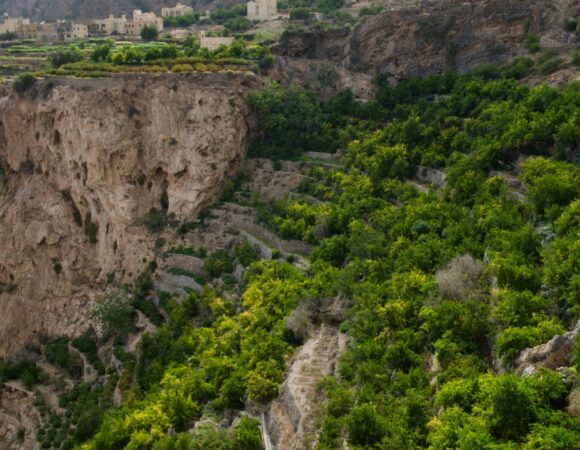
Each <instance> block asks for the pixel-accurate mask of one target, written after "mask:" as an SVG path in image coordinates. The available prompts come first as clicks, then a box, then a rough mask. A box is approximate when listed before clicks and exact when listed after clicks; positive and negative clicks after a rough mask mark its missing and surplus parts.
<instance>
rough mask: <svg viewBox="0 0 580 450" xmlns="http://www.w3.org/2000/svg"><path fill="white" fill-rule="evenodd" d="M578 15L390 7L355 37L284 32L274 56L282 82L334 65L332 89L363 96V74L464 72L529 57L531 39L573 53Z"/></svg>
mask: <svg viewBox="0 0 580 450" xmlns="http://www.w3.org/2000/svg"><path fill="white" fill-rule="evenodd" d="M579 14H580V1H578V0H548V1H545V0H532V1H529V0H509V1H504V0H484V1H463V0H444V1H424V2H422V3H420V4H419V5H417V6H410V7H409V6H407V7H392V8H389V9H387V10H386V11H385V12H383V13H381V14H378V15H376V16H370V17H367V18H366V19H364V20H363V21H362V22H361V23H360V24H359V25H357V26H356V27H355V28H354V29H353V30H352V31H348V30H325V29H323V28H314V29H312V30H306V31H304V30H295V31H289V32H286V33H285V35H284V36H283V37H282V39H281V42H280V44H279V45H278V46H277V47H276V49H275V52H276V53H277V55H278V56H279V57H280V59H279V61H278V62H277V64H278V71H277V73H279V77H280V78H281V79H283V72H287V73H290V72H292V73H294V72H295V73H296V74H297V75H299V77H298V78H299V79H300V80H302V82H306V83H309V84H312V83H316V80H317V78H320V73H317V71H316V70H310V74H309V76H308V77H307V76H306V75H308V72H307V71H305V70H304V67H306V66H308V67H310V66H312V64H314V66H317V65H320V64H321V62H326V64H327V65H328V63H329V62H330V63H332V64H333V65H334V67H335V68H334V69H327V70H326V72H325V73H324V74H323V75H324V80H325V81H326V84H327V85H334V87H335V88H336V89H340V88H341V87H345V86H346V87H354V88H355V89H353V90H355V92H357V89H358V90H360V91H361V92H363V93H364V90H365V89H364V88H362V87H361V83H362V80H363V78H364V77H363V76H362V75H360V74H366V75H365V76H367V77H368V75H369V74H375V73H388V74H390V75H392V76H394V77H395V78H397V79H401V78H407V77H411V76H419V75H427V74H437V73H444V72H445V71H447V70H449V69H456V70H457V71H459V72H462V73H463V72H467V71H469V70H471V69H473V68H474V67H477V66H480V65H484V64H490V63H499V62H502V61H506V60H507V59H509V58H510V57H513V56H516V55H520V54H525V53H526V52H527V51H526V49H525V43H526V40H527V39H528V37H529V36H532V35H534V36H537V37H539V38H541V45H542V46H543V47H544V48H550V49H558V48H567V47H574V46H575V45H577V43H578V37H577V36H576V35H575V34H574V33H570V32H567V31H566V30H565V29H564V23H565V22H566V21H567V20H570V19H575V18H577V17H578V15H579ZM305 61H306V62H305ZM345 71H346V72H345ZM301 74H302V78H300V75H301ZM353 80H358V81H357V82H355V81H353ZM349 84H350V85H351V86H348V85H349Z"/></svg>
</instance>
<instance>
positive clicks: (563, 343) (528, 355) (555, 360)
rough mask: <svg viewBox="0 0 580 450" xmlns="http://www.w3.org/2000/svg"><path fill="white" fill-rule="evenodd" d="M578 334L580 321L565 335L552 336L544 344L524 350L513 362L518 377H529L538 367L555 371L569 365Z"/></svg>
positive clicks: (579, 332)
mask: <svg viewBox="0 0 580 450" xmlns="http://www.w3.org/2000/svg"><path fill="white" fill-rule="evenodd" d="M579 334H580V321H579V322H578V324H577V325H576V327H575V328H574V329H573V330H571V331H569V332H568V333H566V334H562V335H558V336H554V337H553V338H552V339H550V340H549V341H548V342H546V343H545V344H541V345H538V346H536V347H532V348H527V349H525V350H524V351H523V352H522V353H520V355H519V356H518V358H517V359H516V361H515V367H516V373H517V374H518V375H531V374H533V373H534V371H535V370H536V368H538V367H547V368H548V369H552V370H556V369H559V368H560V367H568V366H569V365H570V356H571V354H572V349H573V348H574V344H575V342H576V337H577V336H578V335H579Z"/></svg>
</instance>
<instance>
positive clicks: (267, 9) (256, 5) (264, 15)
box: [247, 0, 278, 21]
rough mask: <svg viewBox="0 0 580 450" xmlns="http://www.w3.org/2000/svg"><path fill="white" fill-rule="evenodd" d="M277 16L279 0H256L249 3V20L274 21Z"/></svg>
mask: <svg viewBox="0 0 580 450" xmlns="http://www.w3.org/2000/svg"><path fill="white" fill-rule="evenodd" d="M277 16H278V1H277V0H255V1H251V2H248V14H247V18H248V20H260V21H263V20H272V19H275V18H276V17H277Z"/></svg>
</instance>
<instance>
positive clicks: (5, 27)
mask: <svg viewBox="0 0 580 450" xmlns="http://www.w3.org/2000/svg"><path fill="white" fill-rule="evenodd" d="M23 25H30V19H23V18H22V17H20V18H18V19H13V18H11V17H10V16H9V15H8V14H4V16H3V17H2V22H0V34H6V33H16V34H17V33H19V32H20V29H21V28H22V26H23Z"/></svg>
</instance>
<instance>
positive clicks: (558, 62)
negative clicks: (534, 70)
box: [538, 56, 564, 75]
mask: <svg viewBox="0 0 580 450" xmlns="http://www.w3.org/2000/svg"><path fill="white" fill-rule="evenodd" d="M563 62H564V61H563V60H562V58H559V57H557V56H553V57H551V58H548V59H546V60H544V61H543V62H541V63H540V64H539V65H538V70H539V71H540V73H541V74H542V75H549V74H551V73H553V72H555V71H556V70H558V69H559V68H560V66H562V63H563Z"/></svg>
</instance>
